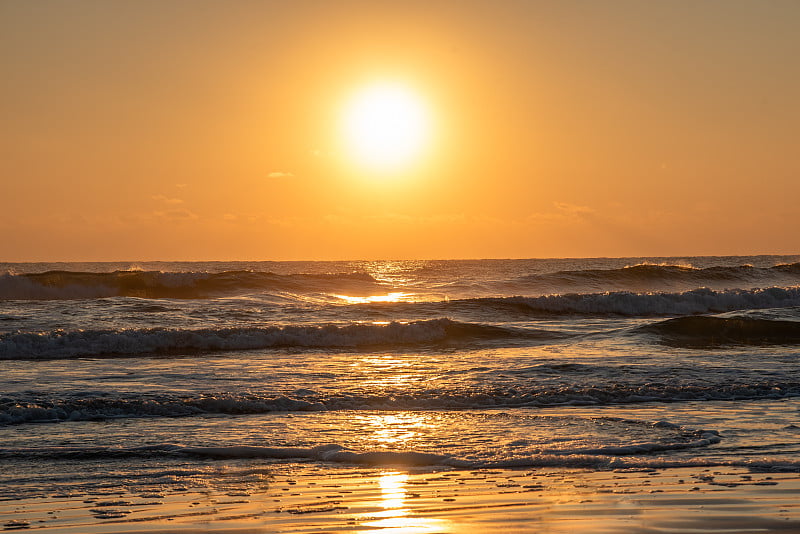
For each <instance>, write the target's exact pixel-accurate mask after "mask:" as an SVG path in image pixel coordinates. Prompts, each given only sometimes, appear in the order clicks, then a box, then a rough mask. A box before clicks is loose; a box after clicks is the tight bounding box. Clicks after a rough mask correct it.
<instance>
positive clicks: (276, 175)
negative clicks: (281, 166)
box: [267, 172, 294, 178]
mask: <svg viewBox="0 0 800 534" xmlns="http://www.w3.org/2000/svg"><path fill="white" fill-rule="evenodd" d="M267 178H294V174H292V173H290V172H271V173H269V174H268V175H267Z"/></svg>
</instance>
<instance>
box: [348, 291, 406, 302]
mask: <svg viewBox="0 0 800 534" xmlns="http://www.w3.org/2000/svg"><path fill="white" fill-rule="evenodd" d="M334 297H336V298H338V299H342V300H344V301H345V302H347V303H348V304H372V303H375V302H409V301H411V294H410V293H404V292H402V291H395V292H392V293H387V294H385V295H368V296H366V297H358V296H352V295H334Z"/></svg>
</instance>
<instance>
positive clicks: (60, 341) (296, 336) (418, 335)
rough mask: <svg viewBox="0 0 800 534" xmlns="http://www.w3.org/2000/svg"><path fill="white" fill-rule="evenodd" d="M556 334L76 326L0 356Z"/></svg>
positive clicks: (422, 325)
mask: <svg viewBox="0 0 800 534" xmlns="http://www.w3.org/2000/svg"><path fill="white" fill-rule="evenodd" d="M556 337H559V334H557V333H555V332H549V331H545V330H519V329H512V328H505V327H499V326H492V325H487V324H478V323H462V322H458V321H452V320H450V319H430V320H424V321H414V322H410V323H400V322H391V323H388V324H372V323H353V324H347V325H342V326H336V325H328V326H266V327H260V328H258V327H253V328H205V329H199V330H166V329H162V328H150V329H131V330H78V331H70V332H66V331H61V330H56V331H51V332H41V333H34V332H30V333H11V334H4V335H2V336H0V359H66V358H80V357H87V356H136V355H147V354H165V353H166V354H176V353H177V354H180V353H191V352H216V351H228V350H256V349H271V348H280V347H301V348H332V349H333V348H342V349H347V348H359V347H375V346H381V347H389V348H391V347H401V346H409V345H424V344H435V343H458V342H467V341H470V342H474V341H480V340H486V341H492V340H503V339H520V338H524V339H529V340H530V339H554V338H556Z"/></svg>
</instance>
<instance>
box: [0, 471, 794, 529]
mask: <svg viewBox="0 0 800 534" xmlns="http://www.w3.org/2000/svg"><path fill="white" fill-rule="evenodd" d="M0 517H2V523H0V525H2V526H0V528H3V529H5V530H8V531H12V530H18V529H19V530H23V529H24V530H37V531H42V532H48V533H71V534H77V533H112V532H124V533H135V532H149V533H152V532H169V533H173V534H177V533H193V532H215V533H227V532H230V533H234V532H235V533H240V534H243V533H260V532H354V531H357V532H378V531H381V532H393V533H398V534H399V533H403V534H412V533H428V532H477V531H487V532H559V533H560V532H602V533H611V532H619V533H623V532H624V533H656V532H701V531H702V532H736V533H743V532H800V475H798V474H796V473H752V472H749V471H747V470H744V469H734V468H714V469H705V468H702V469H701V468H698V469H688V468H682V469H664V470H647V471H641V470H640V471H635V472H629V471H604V472H597V471H581V470H564V469H559V470H543V469H536V470H479V471H426V472H406V471H400V470H391V469H371V470H365V469H337V470H323V469H322V468H317V467H312V466H309V465H292V464H282V465H276V466H275V468H274V470H273V473H271V474H265V475H264V476H263V479H262V480H261V481H260V482H259V483H257V484H249V485H248V486H247V488H245V489H242V488H238V489H237V488H231V489H230V491H222V492H221V491H219V489H218V488H217V489H214V490H210V489H209V490H202V491H199V490H197V489H195V488H192V489H189V488H181V487H171V488H164V491H163V492H161V493H151V494H135V493H129V492H127V491H125V489H124V487H120V488H119V489H118V490H117V489H105V490H103V491H97V492H92V493H84V494H71V495H64V494H62V495H47V496H41V497H39V498H35V499H25V500H20V499H16V500H5V501H0Z"/></svg>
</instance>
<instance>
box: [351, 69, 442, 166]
mask: <svg viewBox="0 0 800 534" xmlns="http://www.w3.org/2000/svg"><path fill="white" fill-rule="evenodd" d="M430 122H431V121H430V115H429V113H428V110H427V109H426V106H425V104H424V102H423V100H422V99H421V98H420V97H419V96H418V95H417V94H416V93H415V92H414V91H413V90H412V89H411V88H409V87H407V86H405V85H402V84H398V83H376V84H373V85H370V86H367V87H364V88H362V89H361V90H360V91H358V92H356V93H355V94H354V95H353V96H352V97H351V99H350V100H349V101H348V102H347V104H346V106H345V109H344V114H343V130H344V131H343V134H344V142H345V147H346V151H347V153H348V156H349V158H350V159H351V160H352V161H353V162H354V163H356V164H357V165H359V166H361V167H364V168H366V169H368V170H371V171H398V170H402V169H405V168H407V167H409V166H411V165H413V164H414V163H416V162H417V161H418V159H419V158H420V156H421V155H422V152H423V151H424V149H425V148H426V147H427V144H428V142H429V140H430V133H431V124H430Z"/></svg>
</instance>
